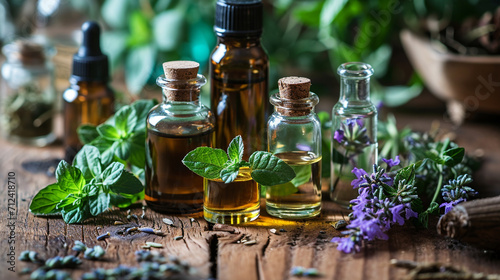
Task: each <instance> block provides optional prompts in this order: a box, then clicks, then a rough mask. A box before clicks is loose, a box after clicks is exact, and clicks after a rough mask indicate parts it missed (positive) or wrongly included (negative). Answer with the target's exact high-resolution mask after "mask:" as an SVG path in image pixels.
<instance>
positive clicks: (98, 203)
mask: <svg viewBox="0 0 500 280" xmlns="http://www.w3.org/2000/svg"><path fill="white" fill-rule="evenodd" d="M89 202H90V203H89V204H90V214H92V215H93V216H97V215H99V214H101V213H102V212H104V211H106V210H108V208H109V202H110V195H109V193H105V192H101V193H99V194H98V195H95V196H92V197H90V200H89Z"/></svg>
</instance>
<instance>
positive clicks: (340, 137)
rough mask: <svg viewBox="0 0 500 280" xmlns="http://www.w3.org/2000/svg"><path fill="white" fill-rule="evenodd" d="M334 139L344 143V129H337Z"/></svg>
mask: <svg viewBox="0 0 500 280" xmlns="http://www.w3.org/2000/svg"><path fill="white" fill-rule="evenodd" d="M333 139H335V140H337V142H339V143H342V141H343V140H344V131H343V130H342V129H337V130H335V134H334V135H333Z"/></svg>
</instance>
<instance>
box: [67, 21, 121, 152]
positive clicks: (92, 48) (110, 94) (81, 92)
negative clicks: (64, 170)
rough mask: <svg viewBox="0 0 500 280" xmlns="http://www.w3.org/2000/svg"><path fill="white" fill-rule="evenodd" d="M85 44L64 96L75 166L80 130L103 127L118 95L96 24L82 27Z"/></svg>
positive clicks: (74, 57) (75, 57)
mask: <svg viewBox="0 0 500 280" xmlns="http://www.w3.org/2000/svg"><path fill="white" fill-rule="evenodd" d="M82 33H83V41H82V45H81V46H80V49H79V50H78V53H76V54H75V55H74V56H73V70H72V75H71V77H70V80H69V81H70V86H69V87H68V88H67V89H66V90H65V91H64V92H63V104H64V105H63V107H64V147H65V159H66V161H68V162H71V161H72V160H73V158H74V156H75V155H76V153H77V152H78V150H79V149H80V148H81V147H82V144H81V143H80V139H79V138H78V133H77V129H78V127H79V126H80V125H82V124H92V125H99V124H101V123H103V122H105V121H106V120H107V119H108V118H109V117H111V115H113V112H114V107H115V97H114V91H113V89H111V87H110V86H109V71H108V57H107V56H106V55H105V54H103V53H102V52H101V46H100V34H101V29H100V27H99V25H98V24H97V23H96V22H93V21H87V22H85V23H84V24H83V25H82Z"/></svg>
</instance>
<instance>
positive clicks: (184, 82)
mask: <svg viewBox="0 0 500 280" xmlns="http://www.w3.org/2000/svg"><path fill="white" fill-rule="evenodd" d="M199 67H200V64H199V63H198V62H194V61H182V60H179V61H169V62H165V63H163V71H164V72H165V78H166V79H167V80H171V82H169V83H168V85H167V87H166V88H164V93H165V95H166V98H167V100H170V101H194V100H197V99H198V93H199V88H197V87H196V85H194V84H193V83H190V82H189V81H188V80H192V79H196V77H197V75H198V69H199Z"/></svg>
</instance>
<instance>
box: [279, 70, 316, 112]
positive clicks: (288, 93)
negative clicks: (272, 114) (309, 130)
mask: <svg viewBox="0 0 500 280" xmlns="http://www.w3.org/2000/svg"><path fill="white" fill-rule="evenodd" d="M278 88H279V97H280V99H281V100H282V102H281V106H279V107H277V109H276V110H277V111H278V112H279V113H280V114H282V115H284V116H291V117H299V116H306V115H308V114H309V113H311V110H312V107H311V106H308V104H307V103H304V102H297V101H298V100H301V99H304V98H309V97H310V89H311V80H310V79H308V78H304V77H285V78H281V79H280V80H279V81H278ZM296 100H297V101H296Z"/></svg>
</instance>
